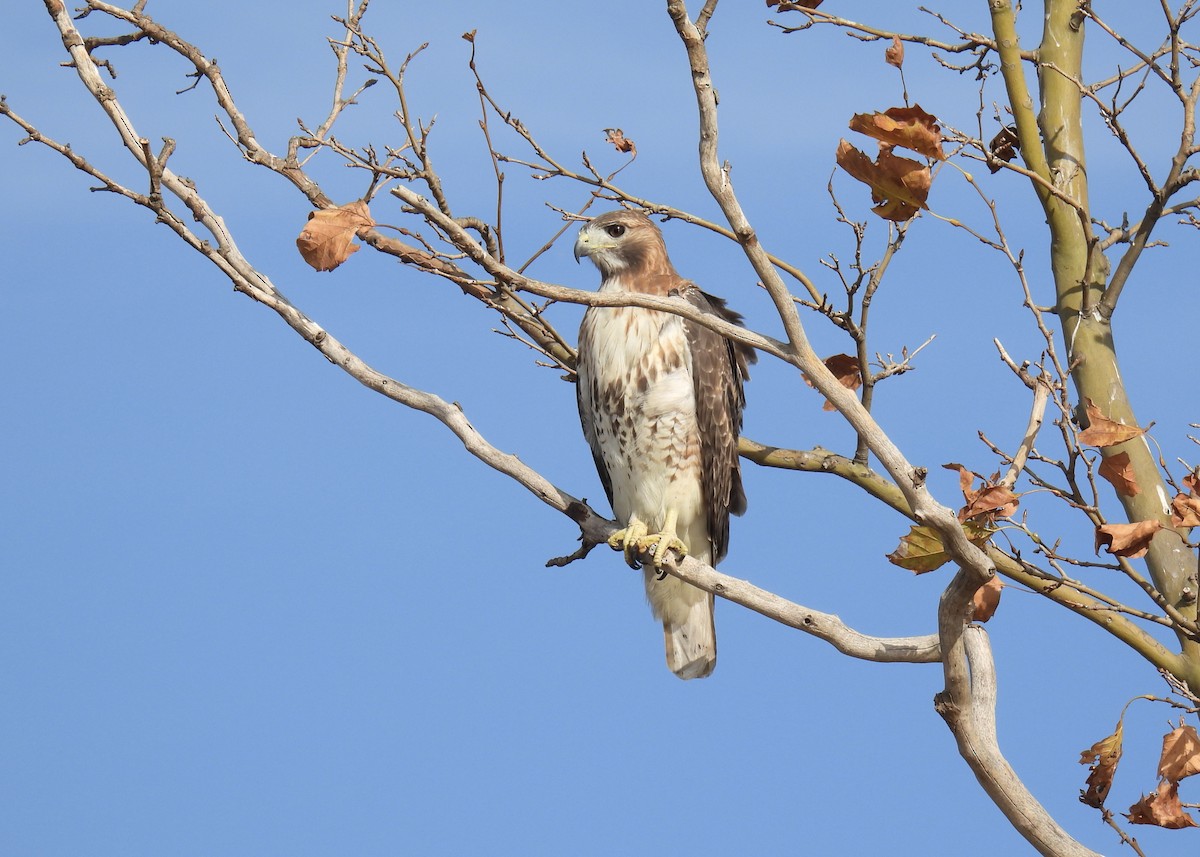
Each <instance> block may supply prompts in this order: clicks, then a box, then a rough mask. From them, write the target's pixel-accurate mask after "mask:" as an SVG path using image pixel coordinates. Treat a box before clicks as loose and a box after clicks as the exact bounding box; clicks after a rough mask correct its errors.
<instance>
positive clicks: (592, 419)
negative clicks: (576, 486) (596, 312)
mask: <svg viewBox="0 0 1200 857" xmlns="http://www.w3.org/2000/svg"><path fill="white" fill-rule="evenodd" d="M586 330H587V328H586V326H581V328H580V332H579V351H578V353H579V360H578V361H577V363H576V373H577V374H576V377H577V383H576V384H575V403H576V405H577V406H578V408H579V422H580V424H581V425H582V426H583V436H584V437H585V438H587V442H588V447H590V448H591V450H592V459H593V460H594V461H595V462H596V472H597V473H598V474H599V475H600V484H601V485H603V486H604V493H605V495H607V496H608V505H609V508H612V505H613V489H612V477H611V476H610V475H609V473H608V466H607V465H606V464H605V463H604V456H603V455H602V454H601V452H600V439H599V437H597V435H596V413H597V406H598V399H599V397H600V389H599V385H598V384H597V383H596V379H595V378H594V377H592V375H591V373H590V372H589V362H588V359H587V353H586V352H587V350H588V349H589V348H590V347H591V343H590V342H589V341H588V340H587V336H586Z"/></svg>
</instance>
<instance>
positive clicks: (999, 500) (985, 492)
mask: <svg viewBox="0 0 1200 857" xmlns="http://www.w3.org/2000/svg"><path fill="white" fill-rule="evenodd" d="M942 467H944V468H945V469H946V470H957V471H958V486H959V488H960V489H962V493H963V499H964V500H966V501H967V502H966V505H965V506H963V507H962V508H961V509H959V510H958V519H959V520H960V521H969V520H977V521H978V522H979V523H981V524H983V525H985V526H990V525H991V524H993V523H995V520H996V518H1011V517H1012V516H1013V514H1014V513H1015V512H1016V511H1017V506H1018V505H1020V502H1021V501H1020V499H1019V495H1017V494H1014V493H1013V491H1012V489H1010V488H1008V487H1007V486H1005V485H995V484H992V483H991V482H990V481H989V480H987V479H984V478H983V477H982V476H980V475H979V474H978V473H974V472H972V471H970V470H967V468H965V467H963V466H962V465H961V464H954V463H951V464H943V465H942ZM992 478H993V479H995V478H996V477H995V476H993V477H992ZM976 479H978V480H979V481H980V482H981V483H982V484H981V485H980V486H979V488H978V489H975V488H973V487H972V485H974V483H975V480H976Z"/></svg>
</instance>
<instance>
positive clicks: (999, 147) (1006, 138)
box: [988, 125, 1021, 173]
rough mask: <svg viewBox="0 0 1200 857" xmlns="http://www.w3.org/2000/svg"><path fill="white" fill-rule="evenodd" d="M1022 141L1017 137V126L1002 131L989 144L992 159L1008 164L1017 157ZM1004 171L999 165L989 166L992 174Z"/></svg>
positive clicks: (991, 164) (992, 164) (1010, 126)
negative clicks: (1018, 146) (1018, 147)
mask: <svg viewBox="0 0 1200 857" xmlns="http://www.w3.org/2000/svg"><path fill="white" fill-rule="evenodd" d="M1020 142H1021V140H1020V138H1019V137H1017V126H1016V125H1009V126H1007V127H1005V128H1001V129H1000V133H999V134H997V135H996V136H995V137H993V138H992V142H990V143H988V150H989V151H990V152H991V153H992V157H993V158H995V159H996V160H999V161H1004V162H1005V163H1008V162H1010V161H1012V160H1013V158H1015V157H1016V156H1017V144H1018V143H1020ZM1001 169H1003V168H1002V167H1001V166H1000V165H999V164H995V163H990V164H988V170H989V171H990V172H992V173H998V172H1000V170H1001Z"/></svg>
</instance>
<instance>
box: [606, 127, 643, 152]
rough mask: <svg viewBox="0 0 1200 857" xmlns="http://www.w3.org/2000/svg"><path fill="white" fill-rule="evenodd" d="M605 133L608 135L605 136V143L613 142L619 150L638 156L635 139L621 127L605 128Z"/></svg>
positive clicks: (614, 146)
mask: <svg viewBox="0 0 1200 857" xmlns="http://www.w3.org/2000/svg"><path fill="white" fill-rule="evenodd" d="M604 133H605V135H606V136H605V137H604V142H605V143H612V144H613V148H615V149H616V150H617V151H618V152H624V153H626V154H629V155H633V156H634V157H636V156H637V146H636V145H635V144H634V142H633V140H630V139H629V138H628V137H626V136H625V132H624V131H622V130H621V129H620V128H605V129H604Z"/></svg>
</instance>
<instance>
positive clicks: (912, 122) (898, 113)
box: [850, 104, 946, 161]
mask: <svg viewBox="0 0 1200 857" xmlns="http://www.w3.org/2000/svg"><path fill="white" fill-rule="evenodd" d="M850 130H851V131H858V132H859V133H860V134H866V135H867V136H868V137H874V138H875V139H876V140H878V141H879V142H880V143H881V144H883V145H885V146H902V147H903V148H905V149H912V150H913V151H914V152H916V153H917V154H920V155H924V156H925V157H927V158H934V159H935V160H938V161H944V160H946V154H945V152H943V151H942V129H941V127H940V126H939V125H938V124H937V117H936V116H934V115H933V114H931V113H926V112H925V111H924V110H922V109H921V105H919V104H914V105H913V106H912V107H889V108H888V109H887V110H885V111H883V112H882V113H856V114H855V115H854V116H853V117H851V119H850Z"/></svg>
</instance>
